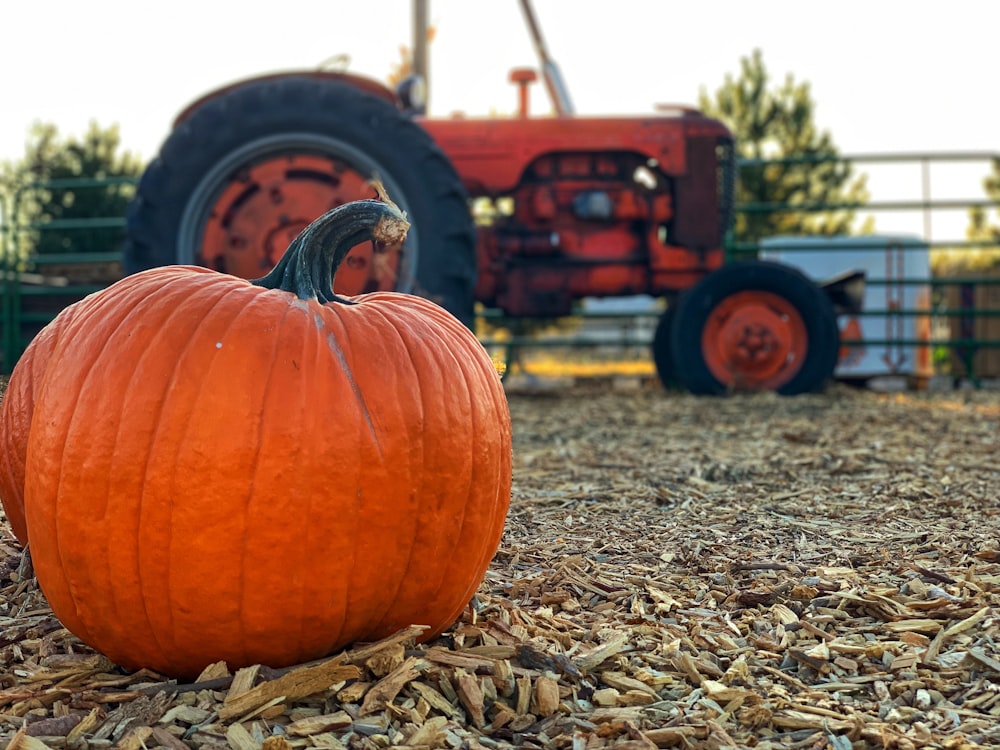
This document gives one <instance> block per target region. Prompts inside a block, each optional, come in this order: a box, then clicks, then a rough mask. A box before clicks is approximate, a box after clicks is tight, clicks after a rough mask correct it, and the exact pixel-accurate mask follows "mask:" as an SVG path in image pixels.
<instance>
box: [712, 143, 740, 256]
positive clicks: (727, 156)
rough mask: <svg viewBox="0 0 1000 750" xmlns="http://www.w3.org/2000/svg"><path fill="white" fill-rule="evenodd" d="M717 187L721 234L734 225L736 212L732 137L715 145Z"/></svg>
mask: <svg viewBox="0 0 1000 750" xmlns="http://www.w3.org/2000/svg"><path fill="white" fill-rule="evenodd" d="M715 163H716V168H715V175H716V189H717V190H718V195H719V236H720V237H722V238H723V239H724V238H725V237H726V235H727V234H728V233H729V230H730V229H731V228H732V226H733V217H734V214H735V212H736V147H735V146H734V144H733V141H732V139H731V138H720V139H719V142H718V144H717V145H716V147H715Z"/></svg>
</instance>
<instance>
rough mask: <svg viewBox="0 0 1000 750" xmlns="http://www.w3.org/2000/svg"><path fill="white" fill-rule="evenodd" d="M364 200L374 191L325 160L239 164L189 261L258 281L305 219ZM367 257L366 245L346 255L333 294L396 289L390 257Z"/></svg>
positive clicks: (286, 157) (302, 157)
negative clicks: (198, 253)
mask: <svg viewBox="0 0 1000 750" xmlns="http://www.w3.org/2000/svg"><path fill="white" fill-rule="evenodd" d="M370 197H374V191H373V190H372V188H371V186H370V185H369V184H368V180H367V179H366V178H365V177H364V176H363V175H361V174H360V173H359V172H357V171H355V170H353V169H351V168H350V167H349V166H347V165H346V164H345V163H344V162H342V161H340V160H337V159H333V158H330V157H324V156H315V155H311V154H280V155H277V156H273V157H270V158H267V159H265V160H262V161H259V162H257V163H255V164H249V165H245V166H243V167H241V168H240V170H239V171H238V172H237V173H236V174H235V175H234V176H233V178H232V179H231V181H230V182H229V183H228V184H227V185H226V186H225V188H224V189H223V191H222V193H221V194H220V195H219V197H218V198H217V199H216V201H215V203H214V205H213V206H212V210H211V213H210V214H209V218H208V221H207V222H206V224H205V232H204V239H203V242H202V245H201V256H200V257H199V258H197V262H198V263H200V264H202V265H205V266H208V267H209V268H214V269H216V270H218V271H223V272H225V273H230V274H233V275H234V276H241V277H243V278H247V279H252V278H258V277H260V276H263V275H264V274H266V273H267V272H268V271H270V270H271V269H272V268H274V266H275V264H276V263H277V262H278V260H280V259H281V256H282V255H283V254H284V252H285V250H286V249H288V245H289V244H290V243H291V242H292V240H294V239H295V238H296V237H297V236H298V234H299V232H301V231H302V230H303V229H304V228H305V227H306V226H307V225H308V224H309V223H310V222H311V221H312V220H313V219H315V218H317V217H319V216H321V215H322V214H324V213H325V212H326V211H329V210H330V209H331V208H335V207H337V206H340V205H343V204H344V203H348V202H350V201H353V200H358V199H359V198H370ZM372 256H373V253H372V248H371V245H370V244H369V243H364V244H361V245H358V246H356V247H355V248H354V249H353V250H351V253H350V255H348V257H347V258H346V259H345V262H344V263H343V264H342V265H341V267H340V270H339V272H338V273H337V279H336V284H335V285H334V286H335V290H336V292H337V293H338V294H343V295H355V294H361V293H362V292H368V291H375V290H378V289H383V290H389V289H394V288H395V287H396V276H397V271H398V261H399V257H398V253H393V254H391V255H387V256H386V257H381V256H380V257H379V258H377V259H374V258H373V257H372ZM373 260H378V263H374V262H373Z"/></svg>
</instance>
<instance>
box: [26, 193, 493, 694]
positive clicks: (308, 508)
mask: <svg viewBox="0 0 1000 750" xmlns="http://www.w3.org/2000/svg"><path fill="white" fill-rule="evenodd" d="M407 226H408V224H406V222H405V219H404V217H403V216H402V214H401V213H400V211H399V210H398V209H397V208H395V207H394V206H392V205H390V204H388V203H385V202H382V201H376V200H366V201H357V202H354V203H350V204H346V205H344V206H341V207H339V208H337V209H334V210H333V211H331V212H329V213H327V214H326V215H324V216H323V217H321V218H320V219H318V220H317V221H316V222H314V223H313V224H311V225H310V226H309V227H307V228H306V229H305V230H304V231H303V232H302V234H301V235H300V236H299V237H298V238H297V239H296V240H295V241H294V242H293V243H292V245H291V246H290V247H289V250H288V251H287V253H286V254H285V255H284V257H283V258H282V260H281V262H280V263H279V265H278V266H277V267H276V268H275V269H274V271H272V273H271V274H269V275H268V276H267V277H265V278H264V279H261V280H258V281H255V282H250V281H245V280H242V279H238V278H235V277H232V276H227V275H225V274H220V273H217V272H214V271H210V270H208V269H204V268H196V267H184V266H172V267H165V268H159V269H153V270H149V271H145V272H142V273H139V274H136V275H134V276H130V277H127V278H125V279H123V280H122V281H120V282H117V283H116V284H114V285H112V286H111V287H109V288H108V289H106V290H105V291H103V292H101V293H99V294H98V295H95V296H94V297H93V298H91V301H90V302H89V303H88V304H87V305H86V307H83V308H81V309H79V310H77V311H76V313H75V314H74V315H73V316H72V318H71V319H70V320H67V321H65V323H64V324H62V325H63V331H62V335H60V336H59V337H58V341H56V342H55V343H54V345H53V346H52V348H51V351H50V352H49V355H48V362H47V367H46V368H45V372H44V375H43V378H42V382H41V383H40V384H39V386H38V389H37V390H36V392H35V399H34V411H33V414H32V415H31V429H30V436H29V438H28V444H27V459H26V476H27V479H26V482H25V493H24V497H25V510H26V520H27V534H28V540H29V543H30V548H31V552H32V557H33V562H34V566H35V571H36V575H37V577H38V581H39V584H40V586H41V588H42V590H43V592H44V593H45V595H46V597H47V598H48V600H49V603H50V604H51V606H52V609H53V611H54V612H55V614H56V615H57V616H58V617H59V619H60V620H61V621H62V622H63V624H64V625H65V626H66V627H67V628H69V629H70V630H71V631H72V632H73V633H75V634H76V635H77V636H78V637H79V638H81V639H82V640H83V641H85V642H86V643H89V644H90V645H92V646H94V647H95V648H97V649H99V650H100V651H102V652H104V653H105V654H106V655H107V656H108V657H110V658H111V659H113V660H114V661H116V662H117V663H119V664H121V665H122V666H124V667H127V668H139V667H148V668H152V669H155V670H157V671H158V672H162V673H165V674H169V675H174V676H178V677H191V676H194V675H196V674H197V673H199V672H200V671H201V669H202V668H203V667H204V666H205V665H207V664H209V663H212V662H215V661H218V660H225V661H226V662H227V663H228V664H229V666H230V667H239V666H243V665H247V664H253V663H263V664H269V665H271V666H280V665H288V664H293V663H298V662H301V661H304V660H309V659H313V658H319V657H321V656H323V655H325V654H328V653H330V652H331V651H333V650H335V649H337V648H340V647H342V646H344V645H346V644H348V643H351V642H353V641H357V640H371V639H376V638H380V637H383V636H386V635H388V634H391V633H392V632H394V631H395V630H397V629H399V628H401V627H405V626H408V625H411V624H421V625H426V626H427V627H428V630H427V631H426V633H425V638H431V637H433V636H436V635H438V634H440V633H441V632H443V631H444V630H445V629H447V628H448V627H449V626H450V625H451V624H452V623H453V622H454V621H455V620H456V618H457V617H458V616H459V614H460V613H461V611H462V610H463V609H464V608H465V607H466V606H467V604H468V602H469V600H470V598H471V596H472V595H473V593H474V592H475V590H476V588H477V586H478V584H479V583H480V581H481V580H482V577H483V576H484V574H485V572H486V569H487V567H488V565H489V562H490V560H491V558H492V556H493V554H494V553H495V551H496V549H497V545H498V544H499V540H500V536H501V533H502V531H503V525H504V521H505V518H506V512H507V508H508V504H509V500H510V484H511V428H510V415H509V411H508V407H507V402H506V397H505V394H504V392H503V388H502V386H501V384H500V380H499V377H498V376H497V374H496V371H495V369H494V367H493V363H492V361H491V359H490V357H489V355H488V354H487V353H486V352H485V350H484V349H483V347H482V346H481V344H480V343H479V341H478V340H477V339H476V338H475V336H474V335H473V334H472V333H471V332H470V331H469V330H468V329H467V328H466V327H465V326H463V325H462V324H461V323H460V322H459V321H458V320H457V319H455V318H454V317H453V316H451V315H450V314H449V313H448V312H446V311H445V310H444V309H443V308H441V307H439V306H437V305H435V304H434V303H432V302H429V301H427V300H425V299H422V298H420V297H415V296H411V295H406V294H400V293H394V292H378V293H372V294H367V295H360V296H358V297H354V298H347V299H342V298H339V297H337V296H336V295H335V294H334V293H333V290H332V288H331V285H330V280H331V278H332V276H333V274H334V272H335V271H336V268H337V266H338V265H339V263H340V262H341V260H342V259H343V258H344V256H345V255H346V254H347V252H348V250H349V249H350V248H351V247H352V246H353V245H355V244H357V243H359V242H361V241H364V240H365V239H368V238H374V239H375V240H377V241H379V242H387V243H392V242H396V241H401V239H402V237H403V236H404V234H405V230H406V227H407Z"/></svg>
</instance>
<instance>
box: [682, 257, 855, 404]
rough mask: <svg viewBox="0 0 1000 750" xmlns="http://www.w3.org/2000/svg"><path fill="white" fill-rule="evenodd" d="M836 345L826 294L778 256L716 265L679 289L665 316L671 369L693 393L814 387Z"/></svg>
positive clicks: (827, 372) (830, 366)
mask: <svg viewBox="0 0 1000 750" xmlns="http://www.w3.org/2000/svg"><path fill="white" fill-rule="evenodd" d="M838 351H839V335H838V330H837V318H836V314H835V312H834V309H833V305H832V303H831V302H830V300H829V298H828V297H827V296H826V294H825V293H824V292H823V290H822V289H820V288H819V287H818V286H816V284H814V283H813V282H812V281H810V280H809V279H808V278H807V277H806V276H804V275H803V274H802V273H801V272H799V271H798V270H796V269H794V268H790V267H789V266H785V265H782V264H779V263H772V262H766V261H746V262H739V263H732V264H729V265H726V266H723V267H722V268H720V269H719V270H717V271H714V272H713V273H711V274H709V275H708V276H706V277H705V278H704V279H702V280H701V281H700V282H699V283H698V284H696V285H695V286H694V287H692V288H691V289H690V290H688V291H687V292H686V293H685V294H684V295H683V296H682V297H681V300H680V302H679V304H678V306H677V310H676V312H675V313H674V316H673V320H672V321H671V328H670V357H671V361H672V363H673V365H672V373H671V374H672V375H673V377H674V378H676V380H677V381H678V382H679V383H680V384H681V385H682V386H684V387H685V388H686V389H687V390H689V391H691V392H692V393H696V394H706V395H707V394H722V393H727V392H730V391H777V392H778V393H780V394H782V395H794V394H798V393H808V392H813V391H818V390H821V389H822V388H823V387H824V386H825V385H826V383H827V381H828V380H829V379H830V378H831V377H832V376H833V370H834V368H835V367H836V364H837V355H838Z"/></svg>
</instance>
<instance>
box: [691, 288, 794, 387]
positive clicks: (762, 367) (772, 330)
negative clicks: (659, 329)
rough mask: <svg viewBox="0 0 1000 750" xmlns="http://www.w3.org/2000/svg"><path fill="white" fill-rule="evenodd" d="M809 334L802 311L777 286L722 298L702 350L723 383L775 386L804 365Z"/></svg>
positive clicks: (708, 324) (707, 324)
mask: <svg viewBox="0 0 1000 750" xmlns="http://www.w3.org/2000/svg"><path fill="white" fill-rule="evenodd" d="M808 341H809V336H808V333H807V332H806V325H805V322H804V321H803V320H802V315H801V314H800V313H799V311H798V310H797V309H795V307H794V305H792V304H791V303H790V302H789V301H788V300H787V299H785V298H784V297H781V296H779V295H777V294H773V293H772V292H763V291H757V290H748V291H744V292H737V293H736V294H733V295H730V296H728V297H726V298H725V299H724V300H722V301H721V302H720V303H719V304H718V305H716V306H715V308H713V309H712V311H711V312H710V313H709V315H708V320H707V321H705V327H704V329H703V330H702V334H701V350H702V355H703V356H704V358H705V364H706V365H708V369H709V371H710V372H711V373H712V375H713V376H714V377H715V378H716V380H718V381H719V382H720V383H723V384H724V385H726V386H732V387H734V388H739V389H742V390H754V391H759V390H773V389H776V388H780V387H781V386H783V385H784V384H786V383H787V382H789V381H790V380H791V379H792V378H793V377H795V374H796V373H797V372H798V371H799V370H800V369H802V363H803V362H804V361H805V358H806V354H807V352H808Z"/></svg>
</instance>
